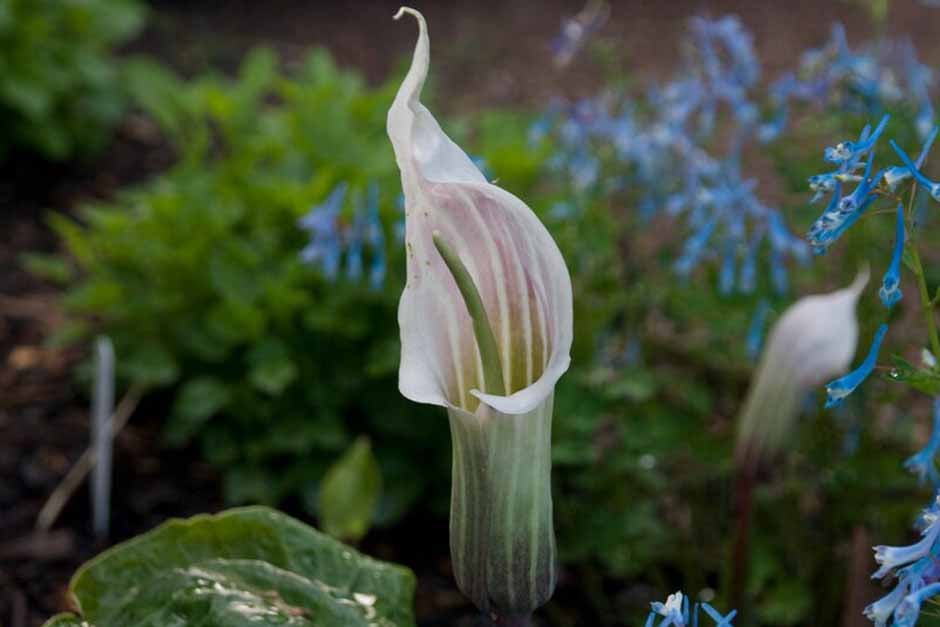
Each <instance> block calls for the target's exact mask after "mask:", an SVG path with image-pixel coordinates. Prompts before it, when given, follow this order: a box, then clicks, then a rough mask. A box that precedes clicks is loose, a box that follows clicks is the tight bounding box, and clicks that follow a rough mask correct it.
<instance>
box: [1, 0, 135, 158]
mask: <svg viewBox="0 0 940 627" xmlns="http://www.w3.org/2000/svg"><path fill="white" fill-rule="evenodd" d="M143 17H144V11H143V7H142V6H141V4H140V3H139V2H138V1H137V0H0V117H2V118H3V130H2V131H0V159H2V158H3V156H4V154H5V153H7V152H9V151H10V150H12V149H13V148H14V147H20V148H26V149H29V150H33V151H36V152H38V153H40V154H42V155H43V156H45V157H47V158H49V159H55V160H59V159H67V158H69V157H72V156H75V155H79V154H88V153H91V152H94V151H95V150H97V149H100V148H102V147H103V145H104V143H105V142H106V141H107V138H108V135H109V133H110V130H111V129H112V128H113V126H114V124H115V123H116V122H117V120H118V118H119V117H120V116H121V114H122V113H123V111H124V106H125V101H126V98H125V94H124V93H123V91H122V88H121V85H120V81H119V75H120V70H119V66H118V65H117V63H116V61H115V59H114V58H113V57H112V56H111V49H112V48H113V47H114V46H116V45H117V44H120V43H121V42H123V41H125V40H127V38H128V37H130V36H131V35H133V34H134V33H135V32H136V31H137V30H138V28H140V26H141V25H142V23H143Z"/></svg>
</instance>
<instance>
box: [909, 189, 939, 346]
mask: <svg viewBox="0 0 940 627" xmlns="http://www.w3.org/2000/svg"><path fill="white" fill-rule="evenodd" d="M916 196H917V183H916V182H915V183H914V185H913V186H912V187H911V198H910V201H909V202H908V205H907V212H908V215H909V216H910V217H911V223H912V224H913V211H914V198H915V197H916ZM911 231H912V233H911V237H909V238H908V241H909V242H910V245H911V248H910V251H911V255H910V260H911V265H912V266H913V268H912V269H913V270H914V276H916V277H917V290H918V292H919V293H920V305H921V308H922V309H923V311H924V318H925V319H926V321H927V332H928V334H929V335H930V350H931V351H932V352H933V354H934V355H935V356H938V357H940V335H938V334H937V323H936V320H934V317H933V305H934V304H933V301H931V299H930V292H929V291H928V290H927V278H926V277H925V276H924V265H923V263H922V262H921V260H920V251H919V250H918V249H917V239H918V238H917V237H916V230H915V229H913V228H912V229H911Z"/></svg>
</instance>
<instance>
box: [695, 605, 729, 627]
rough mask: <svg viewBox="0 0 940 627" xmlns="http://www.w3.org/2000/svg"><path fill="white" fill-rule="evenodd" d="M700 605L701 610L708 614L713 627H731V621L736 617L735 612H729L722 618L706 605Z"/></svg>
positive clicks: (716, 611)
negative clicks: (713, 624)
mask: <svg viewBox="0 0 940 627" xmlns="http://www.w3.org/2000/svg"><path fill="white" fill-rule="evenodd" d="M701 605H702V609H703V610H705V613H706V614H708V617H709V618H710V619H712V620H713V621H715V627H732V623H731V621H732V620H734V617H735V616H737V615H738V611H737V610H731V611H730V612H728V614H727V615H726V616H722V615H721V614H720V613H719V612H718V610H716V609H715V608H713V607H712V606H711V605H709V604H708V603H702V604H701ZM696 613H697V612H696Z"/></svg>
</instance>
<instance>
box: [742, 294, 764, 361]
mask: <svg viewBox="0 0 940 627" xmlns="http://www.w3.org/2000/svg"><path fill="white" fill-rule="evenodd" d="M769 314H770V305H769V304H768V303H767V301H766V300H764V299H761V301H760V302H759V303H757V308H756V309H755V310H754V315H753V316H752V317H751V324H750V325H749V327H748V331H747V354H748V357H750V358H751V361H757V358H758V357H760V349H761V345H762V344H763V343H764V327H765V326H766V324H767V316H768V315H769Z"/></svg>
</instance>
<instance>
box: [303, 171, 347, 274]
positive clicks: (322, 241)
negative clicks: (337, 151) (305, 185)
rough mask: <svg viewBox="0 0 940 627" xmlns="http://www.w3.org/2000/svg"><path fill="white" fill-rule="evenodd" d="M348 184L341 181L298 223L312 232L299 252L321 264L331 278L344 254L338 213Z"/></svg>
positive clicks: (309, 261) (310, 260)
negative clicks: (308, 240)
mask: <svg viewBox="0 0 940 627" xmlns="http://www.w3.org/2000/svg"><path fill="white" fill-rule="evenodd" d="M346 187H347V186H346V183H340V184H339V185H337V186H336V187H335V188H333V191H332V192H330V195H329V196H328V197H327V199H326V200H325V201H324V202H323V203H322V204H320V205H317V206H315V207H313V208H311V209H310V211H309V213H307V215H305V216H303V217H302V218H301V219H300V220H299V221H298V226H300V228H302V229H304V230H305V231H307V232H309V233H310V243H309V244H307V246H305V247H304V249H303V250H301V251H300V258H301V259H303V260H304V262H306V263H308V264H312V265H318V266H319V267H320V269H321V270H322V272H323V274H324V276H326V278H327V279H328V280H330V281H333V280H335V279H336V277H337V275H338V274H339V264H340V257H341V255H342V252H343V249H342V234H341V233H340V230H339V212H340V209H342V206H343V201H344V200H345V198H346Z"/></svg>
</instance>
